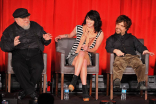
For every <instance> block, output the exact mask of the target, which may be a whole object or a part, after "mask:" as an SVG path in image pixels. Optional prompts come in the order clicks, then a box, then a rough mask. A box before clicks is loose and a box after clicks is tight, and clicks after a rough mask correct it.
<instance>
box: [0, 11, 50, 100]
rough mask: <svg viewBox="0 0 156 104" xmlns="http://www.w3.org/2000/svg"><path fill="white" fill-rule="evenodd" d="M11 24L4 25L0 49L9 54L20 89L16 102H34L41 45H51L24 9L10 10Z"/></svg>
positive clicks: (40, 71)
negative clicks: (29, 98)
mask: <svg viewBox="0 0 156 104" xmlns="http://www.w3.org/2000/svg"><path fill="white" fill-rule="evenodd" d="M13 17H14V20H15V22H14V23H13V24H11V25H10V26H8V27H7V28H6V29H5V30H4V32H3V35H2V37H1V49H2V50H3V51H5V52H12V67H13V71H14V73H15V75H16V77H17V80H18V81H19V83H20V85H21V87H22V88H23V90H22V91H21V92H19V95H18V99H22V98H24V97H25V96H26V95H30V97H31V98H32V99H33V100H37V97H38V96H37V93H35V85H36V83H37V82H38V81H39V80H40V78H41V74H42V71H43V69H44V63H43V50H44V45H48V44H50V42H51V39H52V36H51V34H49V33H46V32H45V31H44V30H43V28H42V27H41V26H40V25H39V24H37V23H36V22H33V21H30V20H29V18H30V13H28V10H27V9H25V8H18V9H16V10H15V11H14V13H13Z"/></svg>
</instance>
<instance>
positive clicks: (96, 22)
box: [82, 10, 102, 32]
mask: <svg viewBox="0 0 156 104" xmlns="http://www.w3.org/2000/svg"><path fill="white" fill-rule="evenodd" d="M87 17H89V18H90V19H91V20H93V21H94V29H95V32H99V31H100V30H101V26H102V21H101V18H100V14H99V13H98V12H97V11H96V10H90V11H89V12H88V13H87V15H86V17H85V19H84V21H83V23H82V25H85V24H86V19H87Z"/></svg>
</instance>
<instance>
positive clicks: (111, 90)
mask: <svg viewBox="0 0 156 104" xmlns="http://www.w3.org/2000/svg"><path fill="white" fill-rule="evenodd" d="M112 99H113V74H111V82H110V100H112Z"/></svg>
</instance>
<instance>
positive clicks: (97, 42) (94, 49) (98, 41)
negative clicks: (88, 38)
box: [87, 32, 104, 53]
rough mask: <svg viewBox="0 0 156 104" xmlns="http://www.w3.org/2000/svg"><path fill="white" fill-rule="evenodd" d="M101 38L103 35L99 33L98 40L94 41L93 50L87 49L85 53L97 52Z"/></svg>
mask: <svg viewBox="0 0 156 104" xmlns="http://www.w3.org/2000/svg"><path fill="white" fill-rule="evenodd" d="M103 37H104V33H103V32H101V34H100V36H99V37H98V39H97V40H96V44H95V47H94V48H91V49H90V48H88V49H87V51H88V52H92V53H95V52H96V51H97V49H98V48H99V46H100V44H101V43H102V41H103Z"/></svg>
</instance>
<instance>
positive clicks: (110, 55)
mask: <svg viewBox="0 0 156 104" xmlns="http://www.w3.org/2000/svg"><path fill="white" fill-rule="evenodd" d="M139 41H140V42H141V43H142V44H144V40H143V39H139ZM136 53H137V55H139V56H140V58H141V60H142V62H143V64H145V66H146V69H145V70H146V71H145V85H146V87H147V83H148V66H149V54H146V55H142V54H141V53H139V52H136ZM114 58H115V55H114V53H108V54H107V59H108V61H107V62H108V65H107V67H108V68H107V95H108V90H109V74H110V99H111V100H112V99H113V62H114ZM123 74H135V72H134V70H133V68H132V67H130V66H128V67H127V68H126V70H125V71H124V73H123ZM140 94H142V91H141V93H140ZM145 100H147V90H146V91H145Z"/></svg>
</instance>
